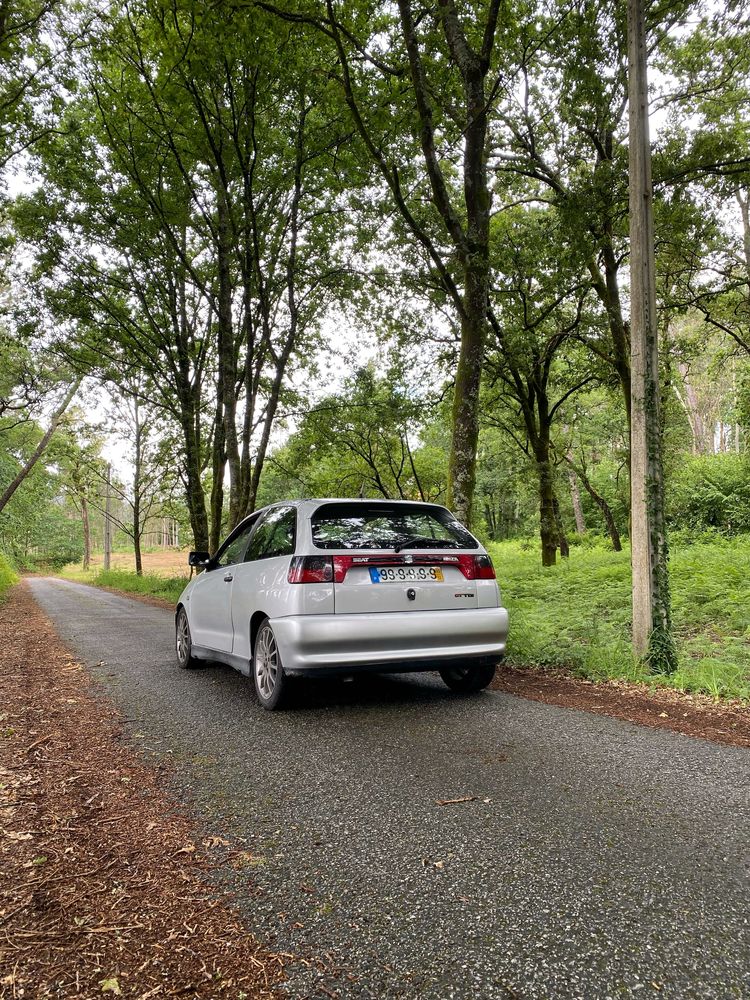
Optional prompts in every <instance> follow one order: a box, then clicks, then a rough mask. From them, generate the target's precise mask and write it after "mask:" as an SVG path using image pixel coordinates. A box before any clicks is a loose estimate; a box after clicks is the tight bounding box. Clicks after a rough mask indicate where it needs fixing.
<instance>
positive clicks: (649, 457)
mask: <svg viewBox="0 0 750 1000" xmlns="http://www.w3.org/2000/svg"><path fill="white" fill-rule="evenodd" d="M646 63H647V59H646V25H645V18H644V8H643V3H642V0H628V93H629V117H630V139H629V149H630V170H629V189H630V324H631V336H632V343H631V367H632V383H631V412H632V432H631V439H630V440H631V448H630V450H631V476H630V478H631V511H630V517H631V528H630V541H631V560H632V568H633V648H634V650H635V652H636V653H637V654H639V655H640V656H644V657H645V656H648V660H649V664H650V666H651V668H652V669H653V670H656V671H658V672H661V673H670V672H671V671H673V670H675V669H676V667H677V653H676V649H675V645H674V639H673V637H672V618H671V615H672V611H671V601H670V592H669V570H668V558H669V551H668V547H667V533H666V512H665V507H664V468H663V463H662V426H661V414H660V409H661V404H660V386H659V345H658V326H657V317H656V270H655V263H654V228H653V226H654V222H653V205H652V198H653V187H652V183H651V146H650V141H649V124H648V114H649V109H648V83H647V66H646Z"/></svg>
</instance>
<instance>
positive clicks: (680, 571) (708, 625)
mask: <svg viewBox="0 0 750 1000" xmlns="http://www.w3.org/2000/svg"><path fill="white" fill-rule="evenodd" d="M490 551H491V553H492V557H493V559H494V562H495V567H496V569H497V575H498V579H499V582H500V586H501V588H502V591H503V598H504V603H505V604H506V606H507V607H508V609H509V611H510V616H511V631H510V638H509V643H508V658H509V660H510V661H511V662H512V663H515V664H518V665H521V666H524V665H542V666H561V667H565V668H567V669H569V670H572V671H573V672H574V673H576V674H578V675H580V676H583V677H588V678H591V679H592V680H601V679H606V678H620V679H625V680H638V681H646V682H648V683H651V684H668V685H670V686H673V687H676V688H680V689H682V690H686V691H697V692H703V693H707V694H711V695H714V696H715V697H729V698H741V699H743V700H750V537H747V536H746V537H742V538H734V539H731V540H726V541H723V540H721V539H719V540H712V541H711V542H707V543H696V544H693V545H682V546H680V547H675V548H674V550H673V552H672V559H671V581H672V604H673V618H674V626H675V634H676V640H677V647H678V655H679V667H678V670H677V672H676V673H675V674H673V675H672V676H671V677H668V678H664V677H650V676H649V675H648V673H647V671H646V670H645V669H644V667H643V665H642V664H641V663H640V662H638V661H637V660H636V659H635V658H634V657H633V655H632V652H631V648H630V627H631V622H632V618H631V609H630V553H629V552H628V551H625V552H612V551H610V550H608V549H606V548H604V547H600V548H597V547H593V548H583V547H576V548H573V549H572V550H571V555H570V559H568V560H559V562H558V565H556V566H553V567H549V568H546V569H545V568H543V567H542V566H541V563H540V557H539V552H538V547H537V546H536V545H535V544H528V543H518V542H505V543H501V544H495V545H491V546H490Z"/></svg>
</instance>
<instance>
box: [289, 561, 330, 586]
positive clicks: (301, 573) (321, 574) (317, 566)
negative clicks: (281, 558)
mask: <svg viewBox="0 0 750 1000" xmlns="http://www.w3.org/2000/svg"><path fill="white" fill-rule="evenodd" d="M287 580H288V581H289V582H290V583H333V559H331V557H330V556H294V558H293V559H292V561H291V564H290V566H289V573H288V575H287Z"/></svg>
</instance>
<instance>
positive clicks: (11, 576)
mask: <svg viewBox="0 0 750 1000" xmlns="http://www.w3.org/2000/svg"><path fill="white" fill-rule="evenodd" d="M17 582H18V575H17V574H16V571H15V569H14V567H13V565H12V563H11V561H10V559H8V557H7V556H6V555H3V553H2V552H0V600H2V599H3V598H4V597H5V595H6V593H7V592H8V590H10V588H11V587H12V586H13V584H14V583H17Z"/></svg>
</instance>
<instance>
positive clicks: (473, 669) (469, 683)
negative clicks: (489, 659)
mask: <svg viewBox="0 0 750 1000" xmlns="http://www.w3.org/2000/svg"><path fill="white" fill-rule="evenodd" d="M495 670H496V665H495V664H494V663H468V664H463V663H453V664H451V665H450V666H449V667H443V669H442V670H441V671H440V676H441V677H442V678H443V682H444V683H445V684H447V685H448V687H449V688H450V689H451V691H458V692H459V693H460V694H473V693H474V692H476V691H481V690H482V689H483V688H486V687H487V685H488V684H490V682H491V681H492V678H493V677H494V676H495Z"/></svg>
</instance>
